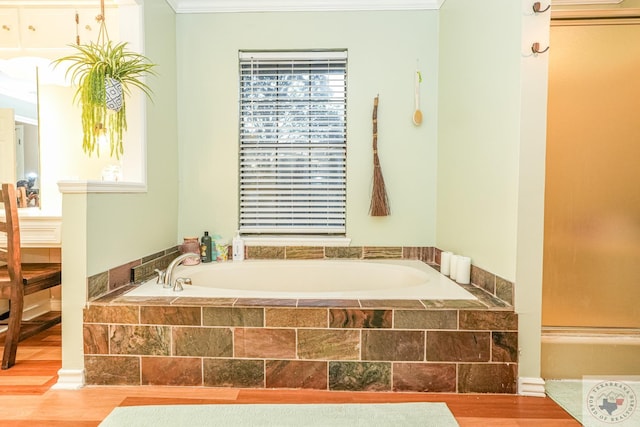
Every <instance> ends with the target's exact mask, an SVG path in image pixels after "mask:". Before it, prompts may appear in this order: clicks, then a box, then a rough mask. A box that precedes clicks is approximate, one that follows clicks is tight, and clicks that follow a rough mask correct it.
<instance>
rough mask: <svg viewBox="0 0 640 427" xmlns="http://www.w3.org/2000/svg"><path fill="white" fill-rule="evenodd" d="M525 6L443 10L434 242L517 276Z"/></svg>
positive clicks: (467, 3) (467, 4)
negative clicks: (522, 16) (521, 16)
mask: <svg viewBox="0 0 640 427" xmlns="http://www.w3.org/2000/svg"><path fill="white" fill-rule="evenodd" d="M519 12H520V4H518V2H513V1H512V0H501V1H495V2H491V3H490V4H485V3H482V2H478V1H473V0H455V1H449V2H446V3H445V4H444V5H443V7H442V9H441V10H440V16H441V18H440V19H441V22H440V57H439V67H440V80H439V89H438V90H439V92H440V96H439V104H438V114H439V117H440V122H439V132H438V199H437V238H436V245H437V246H438V247H439V248H441V249H443V250H449V251H453V252H455V253H460V254H463V255H466V256H470V257H471V259H472V260H473V264H474V265H477V266H479V267H481V268H484V269H485V270H487V271H491V272H493V273H496V274H498V275H500V276H502V277H504V278H506V279H509V280H514V279H515V256H516V253H515V244H516V224H517V215H516V209H517V187H518V147H519V140H520V105H519V102H520V37H516V35H519V34H520V26H521V23H520V19H519Z"/></svg>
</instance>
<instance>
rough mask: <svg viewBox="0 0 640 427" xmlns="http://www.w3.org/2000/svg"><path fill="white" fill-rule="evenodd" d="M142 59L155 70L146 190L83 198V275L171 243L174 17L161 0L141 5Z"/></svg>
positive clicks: (175, 206) (173, 213)
mask: <svg viewBox="0 0 640 427" xmlns="http://www.w3.org/2000/svg"><path fill="white" fill-rule="evenodd" d="M144 25H145V55H147V56H148V57H149V58H150V59H152V61H153V62H154V63H156V64H158V66H157V72H158V76H157V77H150V78H148V80H147V82H148V84H149V85H150V87H151V88H152V90H153V101H149V100H148V101H147V104H146V115H147V123H146V136H147V144H146V156H147V158H146V164H147V175H146V176H147V192H146V193H138V194H136V193H134V194H89V196H88V203H87V215H88V216H89V218H90V219H91V221H90V222H89V224H88V233H87V239H88V242H87V251H88V252H89V254H90V257H89V259H88V273H89V275H91V274H96V273H98V272H101V271H105V270H107V269H109V268H112V267H114V266H117V265H121V264H124V263H126V262H129V261H131V260H134V259H138V258H141V257H142V256H145V255H150V254H153V253H155V252H157V251H159V250H162V249H166V248H167V247H170V246H172V245H174V244H175V243H176V237H175V236H176V227H177V222H178V203H177V198H178V184H177V182H178V165H177V161H176V157H177V154H178V148H177V144H178V133H177V125H176V117H177V109H176V84H175V81H176V65H175V64H176V53H175V52H176V49H175V39H176V36H175V14H174V12H173V10H172V9H171V8H170V7H169V6H168V5H167V4H166V3H165V2H164V1H162V0H147V1H145V3H144Z"/></svg>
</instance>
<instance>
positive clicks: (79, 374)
mask: <svg viewBox="0 0 640 427" xmlns="http://www.w3.org/2000/svg"><path fill="white" fill-rule="evenodd" d="M82 387H84V369H60V370H58V382H57V383H55V384H54V385H53V386H52V387H51V388H52V389H54V390H78V389H80V388H82Z"/></svg>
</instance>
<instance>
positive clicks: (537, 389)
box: [518, 377, 546, 397]
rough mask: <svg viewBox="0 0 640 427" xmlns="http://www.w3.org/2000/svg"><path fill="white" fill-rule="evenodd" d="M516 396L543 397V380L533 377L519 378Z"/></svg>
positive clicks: (544, 394)
mask: <svg viewBox="0 0 640 427" xmlns="http://www.w3.org/2000/svg"><path fill="white" fill-rule="evenodd" d="M518 394H519V395H520V396H532V397H545V396H546V393H545V391H544V380H543V379H542V378H534V377H519V378H518Z"/></svg>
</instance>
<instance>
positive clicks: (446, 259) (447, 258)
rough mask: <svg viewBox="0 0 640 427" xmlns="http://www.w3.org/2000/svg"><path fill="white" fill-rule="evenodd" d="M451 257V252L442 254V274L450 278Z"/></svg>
mask: <svg viewBox="0 0 640 427" xmlns="http://www.w3.org/2000/svg"><path fill="white" fill-rule="evenodd" d="M451 255H453V254H452V253H451V252H442V253H441V254H440V273H442V274H444V275H445V276H448V275H449V272H450V271H451V270H450V268H451Z"/></svg>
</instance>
